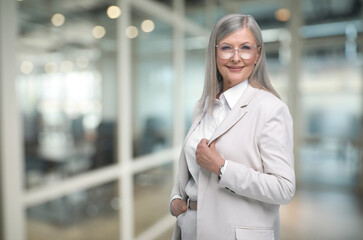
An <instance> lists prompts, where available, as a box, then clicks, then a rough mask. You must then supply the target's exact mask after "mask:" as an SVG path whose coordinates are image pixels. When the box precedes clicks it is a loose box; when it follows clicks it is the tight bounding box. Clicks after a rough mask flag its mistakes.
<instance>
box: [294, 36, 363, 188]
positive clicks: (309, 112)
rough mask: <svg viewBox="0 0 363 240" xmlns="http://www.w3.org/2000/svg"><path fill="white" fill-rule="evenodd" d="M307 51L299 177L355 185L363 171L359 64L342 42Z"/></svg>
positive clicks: (315, 181) (314, 182)
mask: <svg viewBox="0 0 363 240" xmlns="http://www.w3.org/2000/svg"><path fill="white" fill-rule="evenodd" d="M318 48H319V50H318V51H317V50H316V49H310V50H309V49H308V51H306V54H305V56H304V59H303V60H304V62H303V64H304V65H303V69H304V71H303V72H302V82H301V91H302V96H303V97H302V98H301V103H302V111H303V114H301V116H302V117H303V119H302V130H303V136H302V137H303V142H302V146H301V150H300V155H301V163H300V164H299V166H300V168H299V175H298V176H300V177H301V180H302V181H303V182H304V183H307V184H322V185H333V186H355V185H356V184H358V183H359V182H358V178H359V174H360V171H361V164H362V163H361V153H360V152H361V150H360V144H361V143H360V132H361V131H362V129H361V120H360V119H361V117H362V109H361V101H362V100H361V99H362V98H361V95H362V81H361V66H360V65H359V61H358V58H353V59H351V58H350V55H349V54H348V55H347V52H345V46H344V43H343V44H342V43H339V42H336V43H335V44H333V45H330V46H320V47H318Z"/></svg>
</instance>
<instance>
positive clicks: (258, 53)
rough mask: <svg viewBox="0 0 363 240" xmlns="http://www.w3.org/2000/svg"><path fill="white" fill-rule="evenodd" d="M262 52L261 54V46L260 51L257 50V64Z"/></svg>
mask: <svg viewBox="0 0 363 240" xmlns="http://www.w3.org/2000/svg"><path fill="white" fill-rule="evenodd" d="M260 54H261V47H258V51H257V55H256V59H255V65H256V64H257V62H258V59H260Z"/></svg>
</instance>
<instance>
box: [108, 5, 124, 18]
mask: <svg viewBox="0 0 363 240" xmlns="http://www.w3.org/2000/svg"><path fill="white" fill-rule="evenodd" d="M120 15H121V9H120V8H119V7H118V6H109V7H108V8H107V16H108V17H109V18H111V19H115V18H118V17H119V16H120Z"/></svg>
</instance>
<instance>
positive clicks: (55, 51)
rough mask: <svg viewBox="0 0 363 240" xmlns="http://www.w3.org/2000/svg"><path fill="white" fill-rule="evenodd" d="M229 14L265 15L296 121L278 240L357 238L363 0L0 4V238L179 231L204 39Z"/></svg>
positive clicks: (270, 57)
mask: <svg viewBox="0 0 363 240" xmlns="http://www.w3.org/2000/svg"><path fill="white" fill-rule="evenodd" d="M228 13H246V14H251V15H253V16H254V17H255V18H256V20H257V22H258V23H259V24H260V27H261V29H262V31H263V36H264V40H265V46H266V51H267V61H268V66H269V70H270V76H271V81H272V83H273V85H274V86H275V88H276V89H277V90H278V92H279V93H280V94H281V96H282V98H283V100H284V101H285V102H286V103H287V104H288V105H289V107H290V111H291V113H292V115H293V117H294V121H295V126H294V128H295V129H294V131H295V158H296V174H297V183H298V188H297V193H296V197H295V198H294V200H293V201H292V202H291V203H290V204H289V205H288V206H283V207H281V235H282V236H281V239H282V240H295V239H299V240H300V239H301V240H310V239H319V240H325V239H326V240H334V239H336V240H341V239H345V240H359V239H363V228H362V226H363V195H362V189H363V164H362V161H363V158H362V149H363V148H362V145H363V132H362V124H363V118H362V113H363V84H362V82H363V55H362V49H363V0H344V1H341V0H290V1H289V0H254V1H252V0H240V1H237V0H223V1H222V0H119V1H115V0H77V1H71V0H63V1H57V0H18V1H16V0H0V58H1V60H0V75H1V77H0V92H1V95H0V126H1V128H0V136H1V148H0V154H1V168H0V170H1V181H0V183H1V188H0V189H1V194H0V196H1V199H0V202H1V209H0V218H1V221H0V223H1V227H0V233H1V235H0V239H4V240H25V239H26V240H43V239H52V240H58V239H59V240H116V239H123V240H131V239H138V240H142V239H150V240H151V239H159V240H164V239H165V240H166V239H170V238H171V233H172V227H173V224H174V221H175V220H174V218H173V217H171V216H170V215H169V207H168V204H169V194H170V191H171V188H172V185H173V181H174V178H175V174H176V169H177V164H176V163H177V160H178V156H179V151H180V147H181V144H182V141H183V137H184V135H185V132H186V131H187V129H188V127H189V126H190V121H191V111H192V108H193V104H194V103H195V101H196V100H197V99H198V98H199V97H200V94H201V91H202V86H203V78H204V62H205V59H204V58H205V49H206V46H207V41H208V37H209V34H210V31H211V29H212V27H213V25H214V24H215V22H216V21H217V19H219V18H220V17H222V16H223V15H225V14H228Z"/></svg>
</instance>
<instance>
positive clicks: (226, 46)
mask: <svg viewBox="0 0 363 240" xmlns="http://www.w3.org/2000/svg"><path fill="white" fill-rule="evenodd" d="M231 49H232V48H231V46H228V45H222V46H221V50H222V51H229V50H231Z"/></svg>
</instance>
